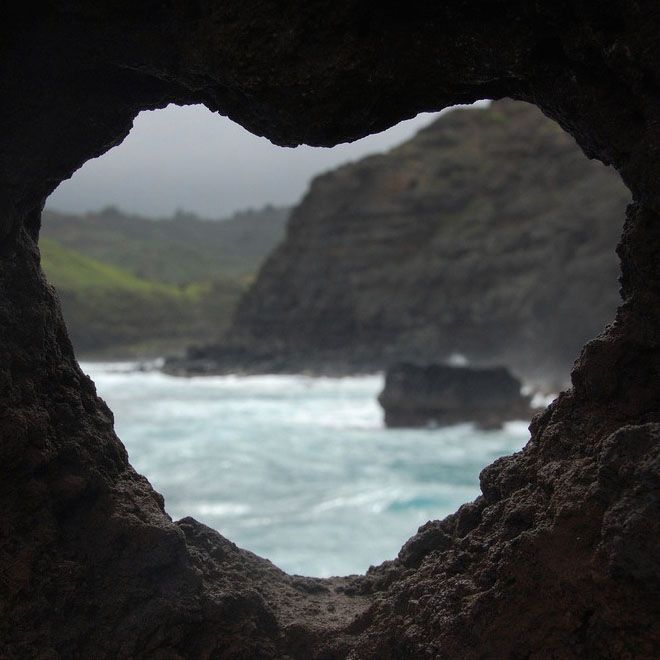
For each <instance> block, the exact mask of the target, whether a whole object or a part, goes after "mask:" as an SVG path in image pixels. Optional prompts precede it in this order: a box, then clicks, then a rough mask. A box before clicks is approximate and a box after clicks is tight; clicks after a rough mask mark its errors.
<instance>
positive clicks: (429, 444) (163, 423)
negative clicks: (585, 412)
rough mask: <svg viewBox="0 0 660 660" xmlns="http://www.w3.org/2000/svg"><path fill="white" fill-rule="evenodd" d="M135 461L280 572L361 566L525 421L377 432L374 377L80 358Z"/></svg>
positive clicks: (504, 449)
mask: <svg viewBox="0 0 660 660" xmlns="http://www.w3.org/2000/svg"><path fill="white" fill-rule="evenodd" d="M81 366H82V368H83V370H84V371H85V372H86V373H88V374H89V375H90V376H91V377H92V379H93V380H94V381H95V383H96V386H97V390H98V393H99V395H100V396H101V397H103V399H105V401H106V402H107V403H108V405H109V406H110V408H111V409H112V410H113V412H114V414H115V424H116V430H117V433H118V435H119V437H120V438H121V440H122V441H123V443H124V444H125V446H126V448H127V450H128V453H129V456H130V460H131V463H132V464H133V466H134V467H135V468H136V469H137V470H138V471H139V472H141V473H142V474H144V475H145V476H146V477H147V478H148V479H149V480H150V482H151V483H152V485H153V486H154V487H155V488H156V490H158V491H159V492H160V493H162V494H163V496H164V497H165V507H166V509H167V512H168V513H169V514H170V516H172V517H173V518H174V519H178V518H181V517H184V516H192V517H194V518H196V519H197V520H199V521H200V522H203V523H205V524H206V525H208V526H210V527H213V528H214V529H217V530H218V531H219V532H220V533H221V534H222V535H224V536H226V537H227V538H229V539H231V540H232V541H234V542H235V543H237V544H238V545H239V546H241V547H243V548H246V549H248V550H251V551H252V552H255V553H257V554H259V555H261V556H262V557H266V558H268V559H270V560H271V561H272V562H273V563H275V564H276V565H277V566H279V567H280V568H282V569H284V570H285V571H287V572H289V573H296V574H300V575H309V576H318V577H327V576H330V575H348V574H352V573H363V572H364V571H366V569H367V568H368V567H369V566H370V565H375V564H379V563H380V562H382V561H384V560H386V559H393V558H394V557H395V556H396V554H397V552H398V551H399V549H400V547H401V545H402V544H403V543H404V542H405V541H406V540H407V539H408V538H409V537H410V536H412V535H413V534H414V533H415V531H416V530H417V528H418V527H419V526H420V525H422V524H423V523H425V522H426V521H428V520H432V519H439V518H443V517H444V516H446V515H447V514H449V513H452V512H453V511H455V510H456V509H457V508H458V507H459V506H460V505H461V504H463V503H464V502H467V501H469V500H472V499H474V498H475V497H476V496H477V495H479V472H480V471H481V470H482V468H484V467H485V466H486V465H488V464H489V463H491V462H492V461H493V460H494V459H496V458H497V457H499V456H503V455H506V454H510V453H512V452H514V451H517V450H519V449H521V448H522V447H523V446H524V445H525V443H526V442H527V440H528V438H529V432H528V430H527V425H528V421H520V422H510V423H508V424H506V426H505V427H504V428H503V429H502V430H499V431H480V430H477V429H475V428H474V426H472V425H470V424H461V425H456V426H451V427H444V428H435V429H415V430H413V429H409V430H408V429H406V430H399V429H397V430H393V429H386V428H385V427H384V425H383V419H382V412H381V410H380V407H379V406H378V403H377V401H376V396H377V395H378V392H379V391H380V390H381V388H382V385H383V378H382V376H380V375H378V376H360V377H351V378H316V377H307V376H217V377H204V378H188V379H184V378H176V377H172V376H167V375H165V374H163V373H161V372H160V371H157V370H139V369H136V367H137V365H136V364H134V363H92V362H86V363H82V365H81Z"/></svg>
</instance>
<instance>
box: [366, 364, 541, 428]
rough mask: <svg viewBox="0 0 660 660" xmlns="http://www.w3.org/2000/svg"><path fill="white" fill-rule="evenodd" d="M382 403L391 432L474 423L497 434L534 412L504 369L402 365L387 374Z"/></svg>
mask: <svg viewBox="0 0 660 660" xmlns="http://www.w3.org/2000/svg"><path fill="white" fill-rule="evenodd" d="M378 401H379V402H380V404H381V406H382V407H383V410H384V411H385V424H386V425H387V426H389V427H391V428H401V427H421V426H435V425H438V426H445V425H449V424H458V423H461V422H474V423H475V424H477V425H478V426H479V427H481V428H486V429H495V428H500V427H501V426H502V424H503V423H504V422H505V421H508V420H512V419H529V417H530V416H531V413H532V409H531V407H530V398H529V397H528V396H525V395H523V394H521V382H520V381H519V380H518V379H517V378H515V377H514V376H513V375H512V374H511V373H510V372H509V371H508V369H506V368H505V367H490V368H481V369H479V368H472V367H455V366H449V365H440V364H432V365H429V366H424V367H420V366H416V365H413V364H406V363H400V364H397V365H395V366H393V367H391V368H390V369H388V370H387V374H386V377H385V389H384V390H383V391H382V392H381V394H380V396H379V397H378Z"/></svg>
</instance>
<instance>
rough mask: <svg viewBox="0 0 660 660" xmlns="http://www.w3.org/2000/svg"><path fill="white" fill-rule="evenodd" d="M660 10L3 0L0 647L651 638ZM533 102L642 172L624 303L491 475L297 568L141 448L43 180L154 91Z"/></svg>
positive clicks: (360, 645)
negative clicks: (63, 265)
mask: <svg viewBox="0 0 660 660" xmlns="http://www.w3.org/2000/svg"><path fill="white" fill-rule="evenodd" d="M659 12H660V9H659V8H658V5H657V3H656V2H655V1H651V0H641V1H640V0H635V1H633V0H618V1H616V2H610V3H607V4H605V3H602V2H595V0H582V1H580V2H561V1H560V2H557V1H556V0H553V2H549V1H545V0H540V1H539V2H535V3H529V2H522V1H521V0H519V1H517V0H514V1H511V0H507V2H504V1H502V2H500V1H499V0H497V1H495V2H478V1H476V2H473V3H463V2H447V3H435V2H428V3H427V2H420V3H413V4H411V3H389V2H385V3H381V4H380V5H378V6H377V7H375V6H374V5H372V4H371V3H363V2H357V1H342V0H339V1H337V2H333V3H329V2H320V1H319V2H305V3H302V2H297V1H293V0H286V1H285V2H282V3H277V5H275V4H273V3H263V2H254V1H251V0H242V2H240V3H236V2H232V1H229V2H224V3H221V4H220V3H218V4H214V3H208V4H207V3H201V2H199V3H190V2H183V1H178V0H173V1H172V2H168V3H163V2H151V1H150V2H145V3H130V2H127V1H125V0H118V1H116V2H108V1H101V2H95V3H82V2H77V1H76V0H74V1H66V2H64V1H63V0H62V1H58V0H55V1H53V2H50V3H47V4H46V5H44V4H43V3H30V2H27V3H22V4H20V5H19V4H14V5H11V7H10V8H9V9H7V10H6V11H5V15H4V17H3V18H4V20H3V23H2V25H1V26H0V44H1V45H2V53H3V59H2V65H1V66H0V79H1V81H2V86H1V88H2V91H3V96H2V103H1V104H0V119H1V121H2V125H3V128H4V130H3V148H2V151H1V152H0V218H1V226H2V232H1V234H2V245H1V246H0V262H1V264H0V266H1V267H0V356H1V357H2V359H1V360H0V388H1V392H2V398H1V402H2V409H1V410H0V466H1V470H2V472H1V473H0V507H1V510H2V517H0V645H1V654H2V656H4V657H6V658H12V659H13V658H89V657H94V658H168V659H171V658H273V657H275V658H285V657H288V658H310V657H315V658H324V659H328V658H353V659H357V658H360V659H362V658H379V659H384V658H385V659H386V658H406V657H408V658H418V657H433V658H460V659H464V658H530V659H531V658H534V659H537V658H612V659H614V658H617V659H620V658H654V657H658V656H660V624H659V622H660V611H659V610H660V602H659V599H658V597H657V594H658V591H659V589H660V560H659V548H660V530H659V529H658V520H659V519H660V518H659V516H658V513H659V510H658V509H659V506H658V501H659V495H658V493H659V475H660V467H659V466H658V446H659V444H660V432H659V429H658V425H659V424H660V399H659V397H658V392H659V391H660V269H659V268H658V263H657V254H658V252H659V251H660V217H658V214H659V212H660V184H659V183H658V182H659V181H660V176H659V175H660V160H659V158H658V154H659V153H660V132H659V131H658V126H659V125H660V109H659V106H658V80H660V68H659V66H660V65H659V64H658V63H659V62H660V42H659V41H658V39H657V34H658V27H659V25H660V16H659ZM503 96H509V97H512V98H515V99H519V100H526V101H529V102H532V103H535V104H537V105H538V106H539V107H541V109H542V110H543V111H544V112H545V113H546V114H547V115H549V116H550V117H551V118H553V119H555V120H556V121H557V122H558V123H559V124H560V125H561V126H563V127H564V128H565V129H566V130H567V131H568V132H570V133H571V134H572V135H573V136H574V137H575V138H576V140H577V141H578V143H579V144H580V146H581V147H582V148H583V150H584V151H585V153H587V155H589V156H592V157H597V158H599V159H600V160H602V161H603V162H606V163H611V164H612V165H614V166H615V167H616V169H617V170H618V171H619V173H620V174H621V176H622V178H623V180H624V182H625V183H626V184H627V185H628V187H629V188H630V190H631V191H632V194H633V199H634V201H633V204H631V206H630V207H629V208H628V211H627V218H626V224H625V228H624V233H623V237H622V239H621V243H620V245H619V248H618V253H619V256H620V258H621V266H622V279H621V284H622V288H621V292H622V297H623V301H622V304H621V306H620V308H619V310H618V312H617V315H616V319H615V321H614V322H613V323H612V325H610V326H609V327H608V328H607V329H606V331H605V332H604V333H603V334H601V335H600V336H599V337H598V338H596V339H595V340H593V341H591V342H589V343H588V344H587V345H586V346H585V347H584V349H583V351H582V353H581V355H580V357H579V359H578V361H577V363H576V365H575V368H574V370H573V374H572V381H573V387H572V389H570V390H569V391H568V392H566V393H564V394H562V395H561V396H560V397H559V398H558V399H557V400H556V401H555V403H553V404H552V405H551V406H550V407H549V408H548V409H547V410H546V411H545V412H544V413H543V414H542V415H540V416H538V417H537V418H535V420H534V422H533V424H532V427H531V429H532V438H531V441H530V443H529V444H528V445H527V447H526V448H525V449H524V450H523V451H521V452H519V453H518V454H516V455H513V456H511V457H508V458H503V459H500V460H499V461H496V462H495V463H494V464H493V465H492V466H490V467H489V468H486V469H485V470H484V472H483V473H482V476H481V486H482V492H483V495H482V496H481V497H480V498H478V499H477V500H476V501H475V502H473V503H471V504H467V505H465V506H464V507H462V508H461V509H460V510H459V511H458V512H457V513H456V514H455V515H453V516H450V517H449V518H447V519H445V520H444V521H440V522H438V521H435V522H430V523H428V524H427V525H425V526H423V527H422V528H421V530H420V532H419V533H418V534H417V535H416V536H415V537H413V538H412V539H411V540H410V541H409V542H408V543H407V544H406V545H405V546H404V548H403V549H402V551H401V553H400V555H399V556H398V558H396V559H395V560H393V561H392V562H388V563H386V564H384V565H382V566H380V567H376V568H374V569H372V570H371V571H369V573H368V574H367V575H366V576H361V577H359V576H358V577H353V578H340V579H335V580H310V579H304V578H296V577H290V576H287V575H285V574H284V573H282V572H281V571H279V570H278V569H276V568H274V567H273V566H272V565H271V564H270V563H269V562H267V561H266V560H263V559H260V558H258V557H255V556H254V555H252V554H250V553H247V552H245V551H242V550H239V549H238V548H236V547H235V546H234V545H233V544H231V543H230V542H229V541H226V540H225V539H223V538H222V537H220V536H219V535H218V534H216V533H215V532H212V531H211V530H208V529H206V528H205V527H204V526H202V525H200V524H199V523H196V522H194V521H192V520H190V519H185V520H183V521H179V522H178V523H173V522H172V521H171V520H170V519H169V517H168V516H167V515H166V513H165V512H164V510H163V502H162V498H160V496H158V495H157V494H156V493H155V492H154V491H153V489H152V488H151V487H150V485H149V484H148V483H147V481H146V480H145V479H144V478H143V477H140V476H139V475H138V474H136V473H135V471H134V470H133V469H132V468H131V467H130V465H129V463H128V460H127V456H126V452H125V450H124V448H123V447H122V445H121V443H120V441H119V440H118V439H117V437H116V436H115V434H114V432H113V421H112V415H111V413H110V411H109V410H108V409H107V407H106V406H105V405H104V403H103V402H102V401H101V400H100V399H99V398H98V397H97V395H96V393H95V391H94V387H93V385H92V383H91V382H90V381H89V380H88V379H87V378H86V377H85V376H84V375H83V374H82V373H81V371H80V369H79V367H78V366H77V364H76V361H75V358H74V356H73V352H72V349H71V345H70V342H69V341H68V338H67V334H66V329H65V326H64V323H63V321H62V317H61V314H60V311H59V304H58V301H57V299H56V298H55V297H54V295H53V292H52V289H50V288H49V286H48V285H47V283H46V282H45V281H44V278H43V275H42V273H41V271H40V267H39V254H38V247H37V238H38V230H39V223H40V210H41V207H42V205H43V202H44V199H45V197H46V195H47V194H48V193H49V192H50V191H51V190H52V189H53V188H54V187H55V186H56V185H57V184H58V182H59V181H61V180H62V179H64V178H66V177H67V176H70V175H71V174H72V173H73V171H75V169H76V168H78V167H79V166H80V165H81V164H82V163H83V162H84V161H85V160H87V159H89V158H92V157H94V156H97V155H99V154H101V153H103V152H104V151H106V150H107V149H109V148H110V147H111V146H113V145H115V144H117V143H119V142H120V141H121V140H122V139H123V138H124V137H125V135H126V134H127V132H128V131H129V129H130V126H131V121H132V119H133V118H134V116H135V115H136V113H137V112H138V111H140V110H142V109H147V108H156V107H162V106H164V105H166V104H167V103H170V102H174V103H204V104H206V105H207V106H208V107H209V108H210V109H212V110H215V111H220V112H223V113H226V114H229V115H230V116H231V117H232V118H233V119H235V120H237V121H239V122H240V123H242V124H243V125H244V126H246V127H247V128H248V129H250V130H252V131H254V132H256V133H259V134H262V135H266V136H268V137H269V138H270V139H272V140H274V141H276V142H278V143H279V144H295V143H298V142H307V143H310V144H322V145H332V144H335V143H337V142H340V141H342V140H348V139H353V138H356V137H358V136H360V135H364V134H366V133H369V132H373V131H376V130H380V129H382V128H384V127H386V126H388V125H390V124H392V123H393V122H395V121H397V120H399V119H402V118H404V117H408V116H411V115H413V114H415V113H416V112H418V111H420V110H433V109H436V110H437V109H440V108H441V107H444V106H447V105H449V104H453V103H458V102H471V101H474V100H477V99H479V98H488V97H490V98H499V97H503Z"/></svg>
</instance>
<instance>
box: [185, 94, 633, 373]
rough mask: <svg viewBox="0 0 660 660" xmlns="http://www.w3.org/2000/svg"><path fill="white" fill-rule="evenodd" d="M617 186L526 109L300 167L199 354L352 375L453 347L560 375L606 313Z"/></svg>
mask: <svg viewBox="0 0 660 660" xmlns="http://www.w3.org/2000/svg"><path fill="white" fill-rule="evenodd" d="M629 198H630V193H629V192H628V191H627V190H626V189H625V186H623V185H622V184H621V182H620V181H618V180H617V177H616V174H615V172H613V171H612V170H608V169H607V168H605V167H603V166H602V165H601V164H599V163H593V162H592V163H590V162H589V161H587V160H586V159H585V158H584V155H583V154H582V153H581V152H580V150H579V149H578V148H577V146H576V145H575V143H574V141H573V140H572V139H571V138H570V136H569V135H567V134H566V133H565V132H563V131H562V130H561V128H560V127H559V126H557V125H556V124H553V123H552V122H551V121H550V120H548V119H547V118H546V117H544V116H543V114H542V113H541V112H540V111H539V110H538V109H536V108H534V107H532V106H531V105H528V104H524V103H516V102H513V101H498V102H495V103H493V104H492V106H491V107H489V108H483V107H482V108H469V109H459V110H454V111H452V112H450V113H448V114H446V115H444V116H442V117H440V118H439V119H437V120H435V121H434V122H433V123H432V124H431V125H430V126H428V127H427V128H425V129H423V130H422V131H420V132H419V133H418V134H417V135H416V136H415V137H414V138H412V139H411V140H409V141H407V142H405V143H404V144H402V145H401V146H399V147H397V148H395V149H392V150H391V151H388V152H387V153H384V154H378V155H374V156H369V157H367V158H363V159H362V160H359V161H357V162H355V163H349V164H347V165H344V166H342V167H339V168H337V169H335V170H333V171H331V172H327V173H324V174H322V175H320V176H318V177H317V178H316V179H314V181H313V182H312V184H311V186H310V189H309V192H308V193H307V194H306V196H305V197H304V199H303V200H302V201H301V203H300V204H299V205H298V206H297V207H296V208H295V210H294V211H293V214H292V216H291V220H290V222H289V227H288V232H287V236H286V239H285V240H284V242H283V243H282V244H281V245H280V246H279V247H278V248H277V249H276V250H275V251H274V252H273V253H272V255H271V256H270V257H269V258H268V260H267V261H266V263H265V264H264V266H263V268H262V269H261V271H260V273H259V277H258V278H257V281H256V282H255V284H254V285H253V286H252V287H251V289H250V290H249V291H248V292H247V293H246V294H244V296H243V298H242V300H241V301H240V303H239V306H238V310H237V312H236V315H235V317H234V320H233V322H232V326H231V328H230V329H229V332H228V334H227V337H226V339H225V341H224V343H223V344H222V345H220V346H210V347H207V348H206V349H205V350H204V352H203V357H205V358H206V359H207V364H208V365H211V364H212V363H213V362H215V363H216V367H215V370H216V371H219V372H223V371H232V370H237V369H238V370H247V371H252V372H259V371H272V370H282V371H286V372H301V371H303V372H304V371H317V372H321V373H342V372H343V373H359V372H365V371H366V372H368V371H371V372H375V371H383V370H385V369H386V368H387V367H388V366H389V365H390V364H394V363H395V362H399V361H405V362H413V363H417V364H429V363H432V362H435V361H437V360H438V359H444V358H446V357H447V356H449V355H450V354H452V353H454V352H458V353H462V354H464V355H466V356H467V357H468V358H469V359H470V361H471V362H474V363H479V364H489V365H498V364H505V365H507V366H509V367H510V368H512V369H514V370H515V372H516V373H519V374H521V375H522V376H524V377H525V378H526V379H528V380H534V381H537V382H551V383H553V384H554V383H562V384H566V383H567V382H568V377H569V371H570V367H571V364H572V363H573V361H574V359H575V356H576V354H577V352H578V351H579V349H580V347H581V346H582V345H583V344H584V342H585V341H587V340H588V339H590V338H591V337H593V336H594V335H595V334H596V333H598V332H599V331H600V330H601V329H602V328H603V327H604V326H605V325H606V324H607V323H608V322H609V320H610V319H611V318H612V315H613V314H614V310H615V309H616V306H617V302H618V300H617V298H618V296H617V285H616V280H617V275H618V265H617V259H616V255H615V253H614V248H615V246H616V242H617V239H618V234H619V229H618V222H617V219H618V218H620V217H621V216H622V215H623V213H624V210H625V206H626V203H627V202H628V201H629ZM585 300H588V301H589V305H585V304H584V302H583V301H585ZM239 349H240V350H239ZM232 353H233V356H234V357H235V361H234V362H232V359H231V358H232ZM179 366H183V367H184V368H185V366H186V365H185V360H184V361H183V364H182V363H181V362H179ZM189 367H190V369H192V370H194V369H195V363H194V362H192V361H191V362H190V365H189ZM211 371H213V369H211Z"/></svg>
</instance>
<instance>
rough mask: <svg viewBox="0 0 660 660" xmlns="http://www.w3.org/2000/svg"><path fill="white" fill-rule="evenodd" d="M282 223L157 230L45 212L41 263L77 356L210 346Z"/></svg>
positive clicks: (189, 221) (247, 221) (102, 217)
mask: <svg viewBox="0 0 660 660" xmlns="http://www.w3.org/2000/svg"><path fill="white" fill-rule="evenodd" d="M288 214H289V211H288V209H285V208H275V207H266V208H264V209H262V210H259V211H246V212H243V213H239V214H236V215H234V216H232V217H231V218H228V219H225V220H217V221H209V220H202V219H200V218H198V217H196V216H194V215H191V214H183V213H178V214H177V215H176V216H174V217H173V218H169V219H160V220H154V219H151V218H144V217H140V216H136V215H130V214H127V213H123V212H122V211H120V210H118V209H116V208H107V209H105V210H103V211H100V212H98V213H87V214H85V215H71V214H65V213H59V212H57V211H52V210H48V209H47V210H46V211H44V214H43V223H42V231H41V241H40V244H41V250H42V263H43V267H44V270H45V272H46V274H47V276H48V278H49V280H50V281H51V282H52V283H53V284H54V285H55V287H56V288H57V290H58V292H59V295H60V298H61V300H62V306H63V308H64V314H65V317H66V319H67V324H68V326H69V332H70V335H71V338H72V340H73V343H74V345H75V346H76V348H77V350H78V351H79V352H80V353H84V354H90V353H97V354H98V353H100V352H102V353H105V354H106V355H110V356H113V357H114V356H126V355H131V354H135V353H140V354H147V355H153V354H158V353H161V352H163V351H167V352H170V351H177V350H179V349H182V348H184V347H185V346H186V345H187V344H190V343H197V342H199V343H208V342H209V341H215V340H217V339H218V338H219V337H220V335H221V334H222V333H223V332H224V330H225V329H226V327H227V325H228V323H229V320H230V317H231V315H232V314H233V311H234V308H235V306H236V304H237V301H238V299H239V297H240V295H241V293H242V292H243V290H244V288H245V287H246V286H247V285H248V284H249V283H250V282H251V280H252V279H253V278H254V275H255V273H256V271H257V270H258V268H259V266H260V265H261V262H262V261H263V259H264V258H265V256H266V255H267V254H268V253H269V252H270V251H271V250H272V248H273V247H274V246H275V244H276V243H277V242H279V241H280V240H281V239H282V238H283V236H284V228H285V223H286V220H287V218H288Z"/></svg>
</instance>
